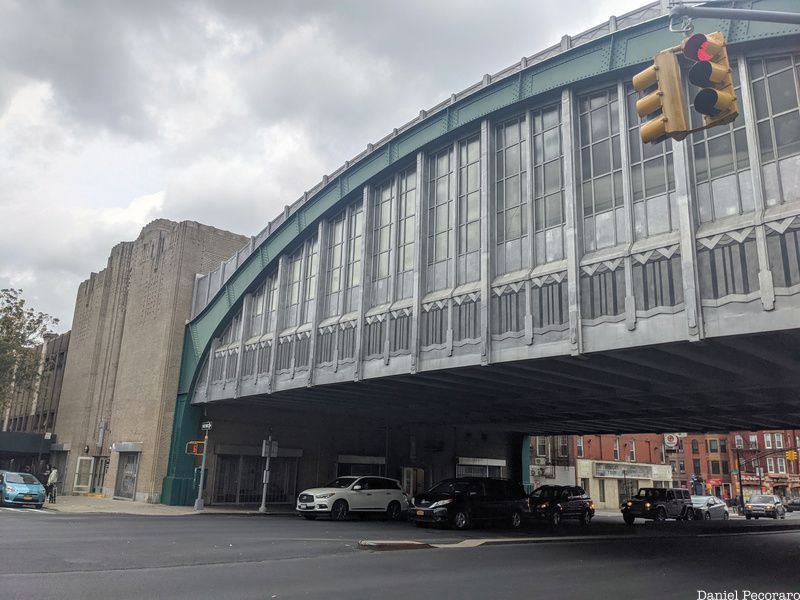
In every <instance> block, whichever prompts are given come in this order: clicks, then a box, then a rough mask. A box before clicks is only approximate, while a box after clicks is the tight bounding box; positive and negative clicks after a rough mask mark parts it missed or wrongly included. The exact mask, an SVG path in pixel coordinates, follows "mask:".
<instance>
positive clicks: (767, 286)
mask: <svg viewBox="0 0 800 600" xmlns="http://www.w3.org/2000/svg"><path fill="white" fill-rule="evenodd" d="M737 65H738V68H739V81H741V82H742V87H741V88H740V91H739V111H740V112H741V113H742V114H741V116H740V117H739V118H740V119H744V130H745V134H746V135H747V153H748V158H749V159H750V175H751V176H752V178H753V201H754V204H755V211H754V213H753V222H754V223H755V232H756V248H757V249H758V287H759V290H760V291H761V306H762V307H763V308H764V310H773V309H774V308H775V285H774V283H773V279H772V270H771V269H770V268H769V250H768V249H767V232H766V228H765V226H764V211H765V209H766V203H765V202H764V182H763V181H762V177H761V156H760V153H759V145H758V135H757V132H756V125H755V123H756V120H755V119H756V114H755V106H754V104H753V95H752V92H751V90H750V85H749V82H750V72H749V69H748V66H747V61H746V60H744V59H740V60H739V61H738V63H737Z"/></svg>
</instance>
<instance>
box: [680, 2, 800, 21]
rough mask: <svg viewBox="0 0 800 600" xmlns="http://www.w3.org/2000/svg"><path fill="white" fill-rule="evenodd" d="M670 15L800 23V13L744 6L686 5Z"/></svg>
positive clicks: (681, 5)
mask: <svg viewBox="0 0 800 600" xmlns="http://www.w3.org/2000/svg"><path fill="white" fill-rule="evenodd" d="M669 16H670V17H689V18H691V17H697V18H702V17H708V18H710V19H735V20H737V21H769V22H771V23H789V24H791V25H800V13H792V12H781V11H773V10H750V9H744V8H713V7H709V6H685V5H683V4H680V5H678V6H675V7H673V8H672V10H671V11H670V13H669Z"/></svg>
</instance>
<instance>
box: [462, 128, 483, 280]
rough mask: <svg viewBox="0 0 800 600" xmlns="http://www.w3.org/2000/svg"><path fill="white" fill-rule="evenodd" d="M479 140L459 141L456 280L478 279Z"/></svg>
mask: <svg viewBox="0 0 800 600" xmlns="http://www.w3.org/2000/svg"><path fill="white" fill-rule="evenodd" d="M480 250H481V140H480V136H477V135H476V136H473V137H470V138H467V139H466V140H461V141H460V142H459V143H458V260H457V267H458V283H468V282H470V281H477V280H479V279H480V278H481V263H480V260H479V259H480V254H481V252H480Z"/></svg>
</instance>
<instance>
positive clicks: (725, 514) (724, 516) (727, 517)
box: [722, 510, 731, 521]
mask: <svg viewBox="0 0 800 600" xmlns="http://www.w3.org/2000/svg"><path fill="white" fill-rule="evenodd" d="M730 518H731V516H730V515H729V514H728V511H727V510H726V511H725V512H724V513H722V520H723V521H727V520H728V519H730Z"/></svg>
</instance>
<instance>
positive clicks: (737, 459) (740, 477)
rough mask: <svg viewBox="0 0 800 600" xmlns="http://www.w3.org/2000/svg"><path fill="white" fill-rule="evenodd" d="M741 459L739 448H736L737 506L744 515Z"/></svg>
mask: <svg viewBox="0 0 800 600" xmlns="http://www.w3.org/2000/svg"><path fill="white" fill-rule="evenodd" d="M743 466H744V465H743V464H742V458H741V454H740V452H739V448H736V473H738V479H739V506H740V507H741V509H742V514H744V486H743V485H742V467H743Z"/></svg>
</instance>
